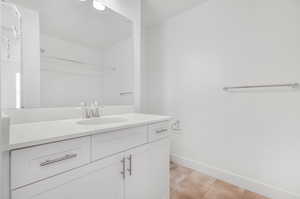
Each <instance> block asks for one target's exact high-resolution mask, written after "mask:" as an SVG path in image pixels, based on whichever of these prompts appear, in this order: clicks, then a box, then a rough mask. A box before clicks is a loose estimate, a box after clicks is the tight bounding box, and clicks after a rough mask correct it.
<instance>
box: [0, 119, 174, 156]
mask: <svg viewBox="0 0 300 199" xmlns="http://www.w3.org/2000/svg"><path fill="white" fill-rule="evenodd" d="M170 120H172V117H167V116H166V118H162V119H154V120H149V121H143V122H136V123H132V124H126V125H122V126H118V127H111V128H106V129H101V130H94V131H87V132H82V133H74V134H70V135H63V136H61V137H53V138H49V139H41V140H36V141H32V142H23V143H17V144H9V145H8V146H4V148H3V149H2V150H3V151H14V150H19V149H23V148H29V147H34V146H39V145H44V144H50V143H55V142H60V141H64V140H70V139H76V138H80V137H86V136H91V135H97V134H102V133H108V132H111V131H116V130H121V129H128V128H134V127H139V126H144V125H151V124H155V123H158V122H164V121H170Z"/></svg>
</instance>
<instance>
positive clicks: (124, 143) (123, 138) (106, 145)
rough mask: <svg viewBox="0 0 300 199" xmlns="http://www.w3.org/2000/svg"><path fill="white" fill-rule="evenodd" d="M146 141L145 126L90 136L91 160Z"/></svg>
mask: <svg viewBox="0 0 300 199" xmlns="http://www.w3.org/2000/svg"><path fill="white" fill-rule="evenodd" d="M145 143H147V127H146V126H144V127H137V128H130V129H124V130H119V131H114V132H109V133H105V134H99V135H94V136H92V160H93V161H94V160H98V159H101V158H104V157H106V156H109V155H112V154H115V153H118V152H122V151H125V150H127V149H130V148H133V147H136V146H139V145H142V144H145Z"/></svg>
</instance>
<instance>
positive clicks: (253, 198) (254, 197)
mask: <svg viewBox="0 0 300 199" xmlns="http://www.w3.org/2000/svg"><path fill="white" fill-rule="evenodd" d="M243 199H268V198H267V197H265V196H262V195H259V194H257V193H253V192H250V191H245V194H244V198H243Z"/></svg>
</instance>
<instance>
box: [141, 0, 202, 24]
mask: <svg viewBox="0 0 300 199" xmlns="http://www.w3.org/2000/svg"><path fill="white" fill-rule="evenodd" d="M142 1H143V12H144V13H143V14H144V16H143V17H144V24H145V26H151V25H155V24H159V23H161V22H163V21H164V20H166V19H168V18H169V17H172V16H174V15H177V14H179V13H181V12H183V11H185V10H187V9H190V8H192V7H194V6H195V5H197V4H200V3H204V2H206V1H207V0H142Z"/></svg>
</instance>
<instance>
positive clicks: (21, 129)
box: [8, 113, 171, 150]
mask: <svg viewBox="0 0 300 199" xmlns="http://www.w3.org/2000/svg"><path fill="white" fill-rule="evenodd" d="M113 117H117V118H124V119H126V121H121V122H116V123H108V124H100V125H81V124H78V123H77V122H79V121H81V120H82V119H68V120H58V121H43V122H35V123H24V124H15V125H11V126H10V133H9V146H8V150H15V149H20V148H24V147H31V146H35V145H40V144H46V143H51V142H57V141H62V140H66V139H71V138H77V137H82V136H88V135H93V134H99V133H105V132H109V131H114V130H120V129H124V128H131V127H137V126H141V125H148V124H152V123H157V122H162V121H168V120H170V119H171V117H169V116H159V115H147V114H140V113H127V114H120V115H110V116H103V117H101V118H113Z"/></svg>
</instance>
